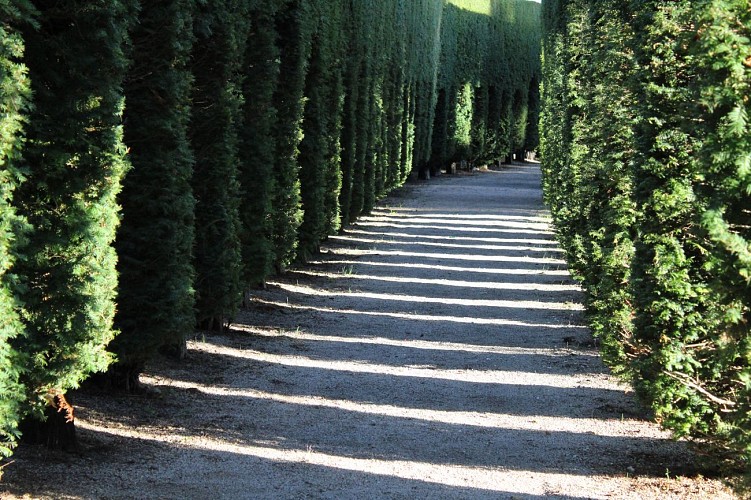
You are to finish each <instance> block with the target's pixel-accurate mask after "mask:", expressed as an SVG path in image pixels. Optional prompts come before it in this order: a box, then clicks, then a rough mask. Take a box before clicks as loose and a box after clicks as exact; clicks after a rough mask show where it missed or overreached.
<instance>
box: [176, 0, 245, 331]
mask: <svg viewBox="0 0 751 500" xmlns="http://www.w3.org/2000/svg"><path fill="white" fill-rule="evenodd" d="M247 15H248V9H247V2H245V0H220V1H211V2H199V4H198V7H197V10H196V14H195V21H194V32H195V36H196V41H195V44H194V46H193V47H194V48H193V56H192V69H193V75H194V79H195V85H194V89H193V96H192V101H193V111H192V118H191V124H190V140H191V145H192V147H193V150H194V154H195V167H194V171H193V193H194V196H195V199H196V207H195V247H194V266H195V269H196V281H195V287H196V318H197V324H198V327H199V328H201V329H205V330H222V329H223V328H224V327H225V325H226V324H227V322H229V321H230V320H231V318H232V317H233V316H234V314H235V312H236V311H237V308H238V307H239V305H240V303H241V301H242V287H241V285H240V268H241V261H240V258H241V253H240V240H239V234H240V219H239V203H240V187H239V183H238V175H239V174H238V164H239V159H238V158H239V152H238V141H239V140H238V133H239V130H240V127H241V124H242V116H241V107H242V93H241V85H242V73H243V71H242V60H243V54H244V51H245V47H246V43H247V33H248V27H249V26H248V17H247Z"/></svg>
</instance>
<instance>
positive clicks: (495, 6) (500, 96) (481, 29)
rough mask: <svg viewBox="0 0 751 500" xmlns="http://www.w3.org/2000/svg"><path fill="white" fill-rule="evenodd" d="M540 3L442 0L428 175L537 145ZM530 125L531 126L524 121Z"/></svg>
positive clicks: (504, 156)
mask: <svg viewBox="0 0 751 500" xmlns="http://www.w3.org/2000/svg"><path fill="white" fill-rule="evenodd" d="M539 26H540V5H539V4H536V3H534V2H518V1H515V0H448V1H447V2H446V7H445V9H444V14H443V20H442V23H441V38H440V43H441V52H440V54H441V56H440V57H441V58H440V65H439V66H438V68H439V73H438V81H437V86H438V95H439V96H440V99H439V102H438V105H437V107H436V108H435V109H436V113H435V115H434V118H435V125H434V133H433V140H432V158H431V160H430V165H431V169H432V170H433V172H432V173H435V170H437V169H438V168H440V167H441V166H444V165H446V164H448V163H452V162H462V161H463V162H468V163H469V164H478V165H480V164H488V163H494V162H497V161H500V160H505V159H510V158H511V157H512V155H513V154H516V155H517V158H518V159H520V160H521V159H523V157H524V153H525V152H526V151H533V150H535V149H536V147H537V143H538V139H537V124H536V121H534V120H535V119H536V117H537V116H538V114H539V111H538V107H539V99H538V98H537V95H538V94H537V93H538V84H537V82H539V81H540V78H541V75H540V43H541V39H540V29H539ZM530 125H531V126H530Z"/></svg>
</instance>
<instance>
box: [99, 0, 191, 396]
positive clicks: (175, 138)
mask: <svg viewBox="0 0 751 500" xmlns="http://www.w3.org/2000/svg"><path fill="white" fill-rule="evenodd" d="M192 7H193V0H175V1H170V2H159V3H154V2H143V3H142V4H141V7H140V11H139V13H138V20H137V23H136V24H135V25H134V27H133V29H132V32H131V39H132V44H133V50H132V58H131V67H130V70H129V72H128V76H127V79H126V82H125V97H126V102H127V107H126V109H125V140H126V142H127V144H128V147H129V148H130V155H129V158H130V162H131V165H132V169H131V170H130V172H129V173H128V175H127V176H126V178H125V181H124V185H123V192H122V195H121V196H120V203H121V206H122V224H121V226H120V230H119V231H118V235H117V245H116V247H117V252H118V257H119V262H118V271H119V278H120V279H119V288H118V299H117V300H118V311H117V316H116V325H117V327H118V329H119V330H120V334H119V335H118V337H117V338H116V339H115V341H114V342H113V343H112V345H111V346H110V350H111V351H112V352H113V353H115V355H116V356H117V359H118V361H117V363H116V364H115V365H113V366H112V367H111V368H110V376H111V377H110V378H111V382H112V383H113V384H114V386H116V387H120V388H123V389H126V390H132V389H135V388H136V387H137V382H138V374H139V373H140V372H141V371H142V370H143V368H144V364H145V363H146V361H147V360H148V359H149V358H150V357H151V356H152V355H153V354H154V353H155V352H156V350H157V349H159V348H160V347H162V346H165V345H178V344H180V343H182V342H183V339H184V338H185V337H186V336H187V334H188V333H190V332H191V331H192V330H193V327H194V325H195V314H194V311H193V303H194V297H193V263H192V260H191V256H192V249H193V233H194V230H193V227H194V213H193V212H194V200H193V193H192V189H191V177H192V174H193V153H192V151H191V149H190V144H189V142H188V135H187V133H188V123H189V119H190V102H189V98H190V92H191V86H192V81H193V78H192V73H191V72H190V67H189V65H188V61H189V57H190V53H191V48H192V44H193V19H192ZM154 242H158V244H155V243H154Z"/></svg>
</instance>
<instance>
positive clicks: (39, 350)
mask: <svg viewBox="0 0 751 500" xmlns="http://www.w3.org/2000/svg"><path fill="white" fill-rule="evenodd" d="M36 7H37V9H38V10H39V13H40V16H39V27H38V29H37V28H33V27H29V28H28V29H25V30H24V39H25V41H26V58H25V61H26V63H27V65H28V67H29V76H30V78H31V83H32V90H33V93H34V111H33V112H32V113H31V114H30V118H29V124H28V126H27V143H26V148H25V151H24V160H25V164H26V168H27V181H26V182H25V183H24V184H23V185H22V186H21V187H20V189H19V191H18V195H17V196H16V198H15V200H16V204H17V206H18V209H19V212H20V213H21V214H22V215H24V216H25V217H26V218H27V219H28V221H29V223H30V224H31V226H33V227H34V232H33V233H31V234H30V236H29V242H28V244H27V245H26V246H25V248H24V249H23V252H24V253H25V258H24V259H23V260H20V261H18V262H17V272H18V274H19V275H21V276H24V278H25V287H24V293H23V294H22V299H23V301H24V309H23V320H24V323H25V326H26V330H25V332H26V333H25V335H24V336H22V337H17V338H16V339H12V340H11V345H12V346H13V347H14V348H15V349H18V350H22V351H23V352H24V353H26V354H27V355H28V359H29V360H30V362H29V364H28V365H27V366H26V367H25V370H24V372H23V374H22V379H21V380H22V382H23V383H24V385H25V386H26V389H27V391H28V395H27V405H28V407H29V409H30V410H32V411H33V412H34V414H35V415H41V414H42V413H43V411H44V409H45V408H50V407H52V406H54V408H52V410H51V411H50V416H54V417H58V416H62V415H61V414H58V413H57V410H58V408H59V409H61V410H63V409H64V408H66V406H65V404H64V397H63V394H64V392H65V391H67V390H68V389H71V388H74V387H76V386H78V384H79V383H80V382H81V380H82V379H83V378H85V377H86V376H88V375H89V374H90V373H91V372H96V371H102V370H104V369H106V368H107V366H108V364H109V363H110V361H111V360H112V356H111V355H110V354H108V353H107V352H106V349H105V348H106V346H107V344H108V343H109V342H110V341H111V340H112V338H113V337H114V335H115V331H114V329H113V327H112V323H113V316H114V313H115V301H114V299H115V293H116V280H117V274H116V269H115V262H116V256H115V250H114V248H113V247H112V242H113V240H114V238H115V231H116V227H117V224H118V206H117V203H116V196H117V194H118V192H119V191H120V183H121V179H122V176H123V173H124V171H125V167H126V162H125V152H126V151H125V146H124V144H123V141H122V125H121V117H122V109H123V93H122V81H123V77H124V75H125V71H126V68H127V59H126V57H125V52H124V49H125V46H126V42H127V29H128V24H129V20H130V10H129V9H126V5H125V4H124V3H123V2H120V1H112V0H106V1H105V0H98V1H89V0H87V1H75V0H68V1H60V2H36Z"/></svg>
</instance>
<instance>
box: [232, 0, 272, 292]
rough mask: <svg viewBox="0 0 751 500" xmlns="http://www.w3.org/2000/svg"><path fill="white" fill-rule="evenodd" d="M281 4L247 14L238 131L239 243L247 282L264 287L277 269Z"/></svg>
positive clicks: (262, 5) (264, 4)
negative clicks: (278, 23)
mask: <svg viewBox="0 0 751 500" xmlns="http://www.w3.org/2000/svg"><path fill="white" fill-rule="evenodd" d="M279 4H280V2H278V1H275V2H268V1H266V2H259V5H257V6H255V7H253V8H251V11H250V13H249V15H248V22H249V23H250V31H249V33H248V40H247V44H246V48H245V57H244V68H243V73H244V74H243V76H244V82H243V97H244V99H245V101H244V104H243V110H242V111H243V126H242V127H241V128H240V130H239V141H240V143H239V152H240V165H239V170H240V172H239V180H240V197H241V202H240V221H241V227H240V243H241V250H242V276H241V278H242V284H243V286H244V287H245V288H248V287H255V286H260V285H263V284H264V283H265V281H266V278H267V277H268V276H269V275H270V274H271V272H272V271H273V265H274V246H273V244H272V240H271V238H272V229H273V225H272V221H271V217H272V215H271V214H272V211H273V205H272V196H273V193H274V183H275V176H274V161H275V153H276V148H275V141H274V133H273V132H274V127H275V123H276V115H277V113H276V108H275V107H274V103H273V98H274V91H275V89H276V86H277V83H278V78H279V64H280V59H279V49H278V48H277V45H276V43H277V33H276V25H275V21H274V20H275V16H276V11H277V10H278V9H279Z"/></svg>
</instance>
